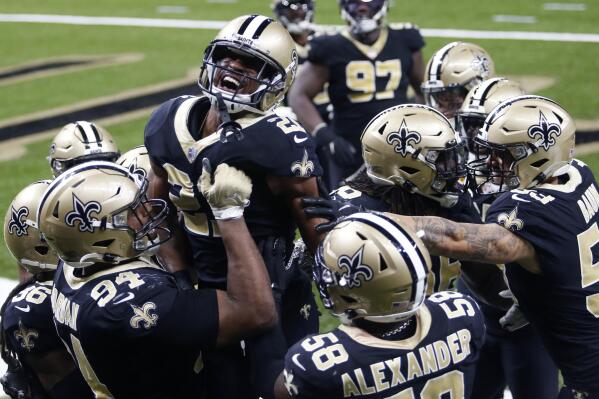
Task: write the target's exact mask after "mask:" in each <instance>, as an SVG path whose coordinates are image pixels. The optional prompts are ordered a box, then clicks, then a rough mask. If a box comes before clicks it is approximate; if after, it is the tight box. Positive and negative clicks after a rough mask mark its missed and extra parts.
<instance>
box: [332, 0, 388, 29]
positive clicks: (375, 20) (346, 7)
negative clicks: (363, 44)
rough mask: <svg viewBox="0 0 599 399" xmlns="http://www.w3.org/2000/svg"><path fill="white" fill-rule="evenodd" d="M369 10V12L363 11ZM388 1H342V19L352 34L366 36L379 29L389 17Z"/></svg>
mask: <svg viewBox="0 0 599 399" xmlns="http://www.w3.org/2000/svg"><path fill="white" fill-rule="evenodd" d="M365 7H367V8H368V12H366V13H364V12H363V11H362V10H364V9H365ZM387 10H388V2H387V0H341V17H342V18H343V19H344V20H345V21H347V23H348V24H349V26H350V29H351V31H352V33H353V34H354V35H356V36H360V35H365V34H368V33H370V32H373V31H374V30H376V29H378V28H379V27H380V26H381V25H382V23H383V20H384V18H385V16H386V15H387Z"/></svg>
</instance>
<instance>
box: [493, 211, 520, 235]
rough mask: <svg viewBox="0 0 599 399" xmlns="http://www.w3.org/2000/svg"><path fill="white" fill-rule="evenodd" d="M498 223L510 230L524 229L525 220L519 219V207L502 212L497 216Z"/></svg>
mask: <svg viewBox="0 0 599 399" xmlns="http://www.w3.org/2000/svg"><path fill="white" fill-rule="evenodd" d="M497 223H499V224H501V225H503V227H505V228H506V229H508V230H511V231H516V230H522V228H523V227H524V222H523V221H522V219H518V207H517V206H516V207H515V208H514V209H512V210H511V211H510V213H502V214H500V215H499V216H498V217H497Z"/></svg>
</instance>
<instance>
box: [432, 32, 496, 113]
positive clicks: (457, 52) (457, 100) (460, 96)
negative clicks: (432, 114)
mask: <svg viewBox="0 0 599 399" xmlns="http://www.w3.org/2000/svg"><path fill="white" fill-rule="evenodd" d="M493 76H495V64H494V63H493V59H492V58H491V56H490V55H489V53H487V52H486V51H485V49H483V48H482V47H480V46H477V45H476V44H472V43H466V42H452V43H449V44H447V45H445V46H444V47H442V48H441V49H440V50H438V51H437V52H435V53H434V54H433V56H432V57H431V59H430V60H429V61H428V64H427V66H426V70H425V81H424V83H422V93H423V94H424V100H425V102H426V105H429V106H431V107H433V108H435V109H437V110H439V111H441V112H442V113H443V115H445V116H446V117H448V118H450V117H453V115H454V113H455V112H456V111H457V110H458V109H459V108H460V107H461V105H462V103H463V101H464V98H465V97H466V94H468V91H470V89H472V88H473V87H474V86H476V85H477V84H479V83H480V82H482V81H483V80H485V79H488V78H491V77H493Z"/></svg>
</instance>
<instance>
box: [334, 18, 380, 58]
mask: <svg viewBox="0 0 599 399" xmlns="http://www.w3.org/2000/svg"><path fill="white" fill-rule="evenodd" d="M341 35H342V36H343V37H345V38H346V39H347V40H349V41H350V42H352V43H353V45H354V46H356V48H357V49H358V50H360V52H362V53H363V54H364V55H365V56H366V57H368V58H370V59H371V60H374V59H375V58H377V57H378V56H379V54H380V53H381V51H383V48H384V47H385V44H387V38H388V37H389V28H387V27H386V26H385V27H382V28H381V33H380V35H379V37H378V39H376V41H375V42H374V43H372V44H371V45H367V44H364V43H361V42H359V41H358V40H356V39H355V38H354V37H353V36H352V35H351V33H350V32H349V29H344V30H343V31H341Z"/></svg>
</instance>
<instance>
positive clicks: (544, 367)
mask: <svg viewBox="0 0 599 399" xmlns="http://www.w3.org/2000/svg"><path fill="white" fill-rule="evenodd" d="M523 94H525V93H524V90H523V89H522V87H521V86H520V85H519V84H518V83H516V82H514V81H511V80H508V79H505V78H492V79H487V80H485V81H483V82H482V83H480V84H478V85H477V86H475V87H474V88H473V89H472V90H470V92H469V93H468V95H467V96H466V99H465V101H464V104H462V107H461V108H460V110H459V111H458V112H457V114H456V118H455V120H456V128H457V130H459V132H460V135H461V136H462V138H463V139H464V140H465V141H466V143H467V144H468V149H469V156H470V158H471V160H474V159H475V157H476V144H475V142H474V139H475V137H476V134H477V132H478V131H479V129H480V128H482V127H483V125H484V121H485V119H486V117H487V116H488V115H489V113H491V111H492V110H493V109H494V108H495V107H496V106H497V105H499V104H500V103H501V102H503V101H507V100H510V99H511V98H514V97H517V96H520V95H523ZM492 189H493V185H492V184H486V185H485V186H484V190H483V191H484V192H485V194H480V193H476V192H474V193H473V197H474V202H475V205H476V206H477V209H478V210H479V212H480V214H481V216H482V217H483V220H484V217H485V216H486V213H487V211H488V209H489V207H490V206H491V204H492V203H493V201H494V200H495V199H496V198H497V195H496V194H492V193H490V191H492ZM475 191H481V190H475ZM458 288H459V290H460V291H461V292H464V293H469V290H468V287H466V285H465V284H462V281H461V280H458ZM479 305H480V308H481V310H482V312H483V315H484V316H485V325H486V326H487V335H486V338H485V344H484V346H483V348H482V350H481V354H480V358H479V361H478V364H477V365H476V378H475V380H474V387H473V391H472V392H473V397H476V398H480V399H495V398H497V397H501V396H502V395H503V390H504V387H505V386H506V385H507V386H508V387H509V389H510V392H511V394H512V397H513V398H514V399H521V398H532V397H538V398H554V397H555V393H556V392H557V390H558V388H557V383H558V371H557V368H556V366H555V364H554V362H553V360H551V358H550V357H549V354H548V353H547V350H546V349H545V347H544V346H543V343H542V341H541V338H540V336H539V335H538V334H537V333H536V332H535V331H534V329H533V327H532V326H530V325H528V322H527V321H526V319H525V318H524V317H522V315H521V312H519V311H517V309H518V307H517V305H513V306H514V308H513V309H512V310H510V312H509V313H508V314H509V315H510V318H507V317H505V318H504V315H505V312H503V311H502V310H499V309H497V308H494V307H491V306H488V305H487V304H486V303H484V302H479ZM515 315H518V318H516V320H518V321H519V322H518V323H514V321H513V320H510V319H514V318H515V317H514V316H515Z"/></svg>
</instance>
